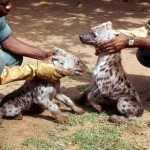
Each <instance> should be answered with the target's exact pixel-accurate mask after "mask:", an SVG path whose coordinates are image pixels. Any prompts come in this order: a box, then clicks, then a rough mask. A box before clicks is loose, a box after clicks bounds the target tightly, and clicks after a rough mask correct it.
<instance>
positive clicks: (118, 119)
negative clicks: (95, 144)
mask: <svg viewBox="0 0 150 150" xmlns="http://www.w3.org/2000/svg"><path fill="white" fill-rule="evenodd" d="M126 120H127V118H126V117H125V116H118V115H112V116H110V117H109V121H111V122H113V123H117V124H121V123H123V122H124V121H126Z"/></svg>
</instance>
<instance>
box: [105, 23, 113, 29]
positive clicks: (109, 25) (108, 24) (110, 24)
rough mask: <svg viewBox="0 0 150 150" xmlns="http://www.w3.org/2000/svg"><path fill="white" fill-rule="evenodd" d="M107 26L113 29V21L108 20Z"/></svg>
mask: <svg viewBox="0 0 150 150" xmlns="http://www.w3.org/2000/svg"><path fill="white" fill-rule="evenodd" d="M106 26H107V28H108V29H110V30H111V29H112V22H111V21H108V22H106Z"/></svg>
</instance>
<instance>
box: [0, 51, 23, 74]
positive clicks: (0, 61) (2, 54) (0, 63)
mask: <svg viewBox="0 0 150 150" xmlns="http://www.w3.org/2000/svg"><path fill="white" fill-rule="evenodd" d="M22 61H23V56H18V55H15V54H12V53H10V52H8V51H7V50H2V49H0V74H1V73H2V71H3V68H4V66H15V65H16V66H20V65H21V64H22Z"/></svg>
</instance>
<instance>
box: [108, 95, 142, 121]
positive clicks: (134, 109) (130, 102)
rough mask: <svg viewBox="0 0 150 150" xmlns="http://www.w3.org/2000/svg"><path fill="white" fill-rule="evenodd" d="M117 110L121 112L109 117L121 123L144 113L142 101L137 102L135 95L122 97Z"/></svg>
mask: <svg viewBox="0 0 150 150" xmlns="http://www.w3.org/2000/svg"><path fill="white" fill-rule="evenodd" d="M117 110H118V112H119V113H120V114H121V115H120V116H119V115H112V116H111V117H110V118H109V119H110V121H112V122H116V123H121V122H124V121H126V120H134V119H136V118H137V117H139V116H142V114H143V107H142V105H141V103H139V102H137V100H136V98H134V97H129V96H128V97H127V96H123V97H120V98H119V100H118V103H117Z"/></svg>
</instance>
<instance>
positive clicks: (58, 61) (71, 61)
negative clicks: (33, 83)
mask: <svg viewBox="0 0 150 150" xmlns="http://www.w3.org/2000/svg"><path fill="white" fill-rule="evenodd" d="M53 51H56V52H57V54H56V55H54V56H52V59H51V61H52V63H53V64H54V65H55V66H57V67H61V68H64V69H67V70H69V72H70V73H71V74H74V75H82V74H83V72H84V71H85V69H86V68H87V67H86V65H85V64H84V63H83V62H82V61H81V60H80V59H79V58H78V57H77V56H75V55H74V54H73V53H71V52H69V51H66V50H64V49H61V48H59V47H54V49H53ZM49 60H50V59H49Z"/></svg>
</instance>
